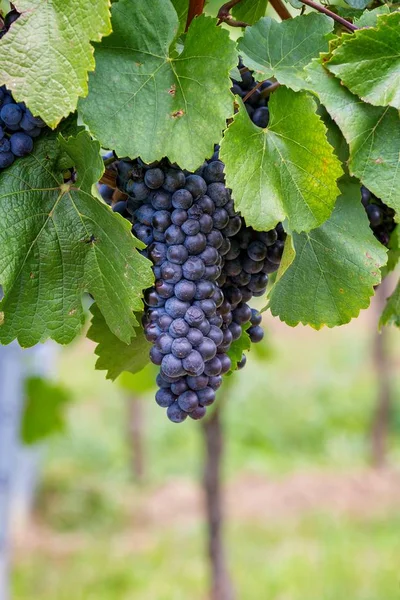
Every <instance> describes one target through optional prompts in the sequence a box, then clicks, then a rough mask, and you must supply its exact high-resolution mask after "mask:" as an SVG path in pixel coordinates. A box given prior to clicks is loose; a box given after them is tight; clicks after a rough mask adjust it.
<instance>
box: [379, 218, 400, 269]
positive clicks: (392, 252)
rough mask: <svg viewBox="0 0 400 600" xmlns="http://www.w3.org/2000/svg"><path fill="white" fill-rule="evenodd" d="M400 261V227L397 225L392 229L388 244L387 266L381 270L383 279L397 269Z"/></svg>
mask: <svg viewBox="0 0 400 600" xmlns="http://www.w3.org/2000/svg"><path fill="white" fill-rule="evenodd" d="M399 261H400V227H399V226H397V227H396V229H395V230H394V231H392V233H391V236H390V240H389V244H388V260H387V264H386V265H385V267H384V268H383V269H382V270H381V272H382V279H383V278H384V277H386V275H388V274H389V273H391V272H392V271H394V270H395V268H396V267H397V265H398V264H399Z"/></svg>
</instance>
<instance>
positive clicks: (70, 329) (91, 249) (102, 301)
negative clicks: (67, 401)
mask: <svg viewBox="0 0 400 600" xmlns="http://www.w3.org/2000/svg"><path fill="white" fill-rule="evenodd" d="M61 132H62V133H63V134H64V136H66V137H63V136H62V135H61V134H60V135H58V136H57V134H56V133H55V132H52V131H50V130H48V132H46V133H45V134H43V135H42V136H41V138H40V139H38V140H37V142H36V144H35V149H34V152H33V153H32V154H31V155H30V156H28V157H26V158H24V159H19V160H18V161H16V162H15V163H14V164H13V165H12V166H11V167H9V168H8V169H6V170H4V171H2V172H1V173H0V189H1V190H2V193H1V195H0V245H1V248H2V253H1V256H0V283H1V284H2V286H3V291H4V298H3V300H2V302H1V303H0V342H1V343H3V344H7V343H9V342H11V341H12V340H14V339H15V338H17V339H18V341H19V343H20V345H21V346H23V347H29V346H33V345H35V344H37V343H38V342H41V341H44V340H45V339H46V338H49V337H50V338H52V339H54V340H55V341H56V342H59V343H61V344H67V343H69V342H71V341H72V340H73V338H74V337H75V336H76V335H78V333H79V332H80V329H81V326H82V324H83V320H84V314H83V308H82V301H81V297H82V294H83V293H84V292H85V291H87V292H89V293H90V294H92V296H93V297H94V298H95V299H96V300H97V302H98V304H99V307H100V310H101V311H102V312H103V314H104V317H105V319H106V321H107V324H108V326H109V327H110V329H111V330H112V331H113V333H114V334H115V335H117V336H118V337H119V338H120V339H121V340H123V341H125V342H127V343H128V342H129V341H130V339H131V338H132V336H133V335H134V334H135V330H134V327H135V326H136V325H137V321H136V318H135V316H134V314H133V312H132V311H134V310H140V309H141V306H142V300H141V296H142V290H143V289H144V288H146V287H148V286H149V285H151V283H152V280H153V277H152V271H151V267H150V262H149V261H147V259H145V258H144V257H143V256H141V255H140V254H139V252H138V251H137V248H142V247H143V245H142V243H141V242H139V241H138V240H135V238H134V237H133V236H132V234H131V231H130V224H129V223H128V221H125V220H124V219H122V217H120V216H119V215H116V214H114V213H113V212H112V211H111V210H110V209H109V208H108V206H107V205H105V204H104V203H102V202H101V201H100V200H99V199H97V198H94V197H93V196H92V195H91V188H92V185H93V183H94V182H96V181H98V180H99V179H100V177H101V175H102V173H103V170H104V167H103V161H102V159H101V157H100V145H99V143H98V142H93V141H92V140H91V139H90V136H89V134H88V133H87V132H85V131H81V132H80V133H78V135H76V127H75V126H72V125H71V123H70V121H68V122H67V123H65V124H64V125H63V127H62V128H61ZM71 133H74V134H75V137H68V136H69V135H70V134H71ZM68 167H69V168H71V169H72V168H73V169H74V170H75V178H76V181H75V182H74V183H72V179H73V178H71V181H69V182H64V175H63V174H64V173H65V170H66V169H67V168H68Z"/></svg>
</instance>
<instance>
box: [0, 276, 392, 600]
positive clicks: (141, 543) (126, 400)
mask: <svg viewBox="0 0 400 600" xmlns="http://www.w3.org/2000/svg"><path fill="white" fill-rule="evenodd" d="M389 293H390V289H389V290H388V289H386V290H385V289H383V287H381V288H380V290H379V293H378V294H377V297H376V298H375V299H374V301H373V303H372V305H371V307H370V309H369V310H368V311H363V313H362V314H361V316H360V318H359V319H358V320H355V321H353V322H351V323H350V324H349V325H347V326H344V327H340V328H337V329H334V330H329V329H323V330H322V331H320V332H316V331H313V330H311V329H310V328H305V327H302V326H299V327H297V328H295V329H291V328H289V327H287V326H285V325H284V324H283V323H280V322H279V321H278V320H276V319H272V318H271V317H270V315H269V314H267V313H266V314H265V316H264V327H265V330H266V338H265V340H264V342H263V344H260V345H259V346H261V349H254V350H253V351H252V352H251V353H250V355H249V357H248V361H247V365H246V368H245V369H243V371H241V372H238V373H236V374H234V375H233V376H232V377H230V378H228V379H227V380H226V383H225V384H224V386H223V387H222V388H221V390H220V392H219V394H220V397H219V400H218V407H217V408H216V410H214V412H212V413H211V416H210V418H209V419H208V420H207V421H206V422H205V423H204V424H202V423H200V422H194V421H190V420H187V421H186V422H185V423H183V424H181V425H174V424H172V423H170V422H169V421H168V420H167V418H166V416H165V414H164V411H163V410H162V409H160V408H159V407H158V406H157V405H156V404H155V402H154V388H153V380H154V371H153V370H152V368H147V369H146V370H145V371H144V372H142V374H140V375H139V376H135V377H133V376H132V377H130V376H127V377H123V378H122V379H121V380H119V381H118V382H117V383H115V384H112V383H111V382H110V381H107V380H106V379H105V376H104V374H103V373H102V372H96V371H95V370H94V366H95V362H96V357H95V355H94V344H93V343H92V342H90V341H88V340H85V339H81V340H79V341H77V342H76V343H75V344H73V345H72V346H70V347H68V348H65V349H61V350H60V349H56V350H55V349H53V348H52V347H51V348H50V349H49V350H48V356H47V357H43V355H42V356H41V357H40V358H39V360H37V359H35V360H36V366H33V367H32V366H31V367H30V368H29V369H28V371H29V372H28V373H27V374H26V375H25V376H24V377H25V379H26V381H25V383H24V388H23V392H22V395H23V397H24V400H23V402H24V403H25V408H24V406H23V405H22V406H21V409H20V417H18V418H19V419H20V424H19V425H18V437H19V438H20V439H21V440H23V442H21V444H20V445H19V446H18V447H16V448H14V451H15V452H14V455H13V456H12V457H10V454H9V453H10V451H11V450H10V449H11V446H10V445H9V444H8V445H6V444H5V443H4V441H5V440H6V438H5V437H4V436H5V435H6V434H5V432H6V431H7V428H6V426H7V418H6V417H7V414H8V416H10V415H9V413H7V409H6V408H5V407H4V401H5V395H4V393H3V394H2V400H3V409H1V403H2V402H1V400H0V417H1V418H0V429H1V423H2V424H3V433H2V435H3V444H2V445H1V443H0V465H3V467H2V468H3V475H2V476H1V469H0V519H3V522H1V520H0V552H1V553H2V561H3V562H2V565H3V566H2V568H3V580H4V578H5V573H6V570H7V564H6V563H7V561H9V560H10V561H11V564H12V568H11V569H10V584H9V585H10V597H12V598H15V599H18V600H37V599H38V598H40V600H70V599H71V598H74V600H92V599H96V600H130V599H140V600H181V599H182V600H187V599H188V598H190V600H206V599H209V598H212V599H213V600H232V599H234V598H235V599H245V600H247V599H250V600H252V599H257V600H258V599H261V598H262V599H265V600H338V599H339V598H346V599H347V598H348V599H349V600H395V599H396V600H398V599H399V593H400V591H399V590H400V587H399V585H400V583H399V566H400V565H399V563H400V538H399V535H398V532H399V530H400V471H399V463H400V436H399V433H400V368H399V367H400V336H399V332H398V330H397V331H396V330H395V329H394V328H392V329H390V330H384V331H383V332H382V334H380V335H377V333H376V330H377V321H378V318H379V314H380V307H381V305H382V302H383V300H384V297H386V296H387V295H388V294H389ZM26 356H27V355H26V354H24V361H25V359H26ZM1 360H3V367H4V360H5V359H4V355H3V358H2V357H1V356H0V362H1ZM44 364H46V365H47V367H46V368H45V369H44V368H43V365H44ZM2 381H3V384H4V381H5V375H4V372H3V375H2ZM14 391H15V390H14ZM3 392H4V388H3ZM1 410H3V412H1ZM29 415H30V421H29ZM37 415H40V417H38V416H37ZM8 423H9V425H8V427H9V426H10V423H11V421H10V419H9V421H8ZM29 423H30V425H29ZM32 423H33V425H32ZM48 433H51V435H50V436H49V437H47V434H48ZM7 468H8V471H7ZM10 490H11V492H10ZM11 493H12V496H11V501H10V494H11ZM7 497H8V500H9V503H8V509H7V510H8V512H7V511H5V504H6V501H7ZM2 502H3V505H2ZM2 511H3V512H2ZM6 514H7V519H6V522H5V521H4V515H6ZM11 541H12V543H10V542H11ZM0 567H1V565H0ZM1 572H2V571H1V568H0V576H1ZM4 589H5V588H4ZM4 594H6V591H4ZM4 597H6V596H4ZM1 600H3V598H1Z"/></svg>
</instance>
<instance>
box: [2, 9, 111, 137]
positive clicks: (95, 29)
mask: <svg viewBox="0 0 400 600" xmlns="http://www.w3.org/2000/svg"><path fill="white" fill-rule="evenodd" d="M13 4H14V6H15V8H16V9H17V10H18V11H19V12H20V13H22V14H21V16H20V17H19V19H18V20H17V21H16V22H15V23H14V24H13V26H12V27H11V28H10V30H9V31H8V33H7V35H5V36H4V37H3V38H2V40H1V41H0V55H1V56H3V57H6V60H2V61H1V62H0V82H1V83H2V84H3V83H4V84H6V85H7V87H8V88H9V89H10V90H11V91H12V93H13V96H14V98H15V99H16V100H17V101H18V102H22V101H24V102H26V104H27V105H28V106H29V108H30V109H31V111H32V112H33V113H34V114H35V115H40V116H41V117H42V119H44V121H46V123H47V124H48V125H50V126H51V127H55V126H56V125H57V124H58V123H59V122H60V121H61V119H62V118H63V117H65V116H67V115H68V114H69V113H70V112H73V111H74V110H75V108H76V105H77V102H78V98H79V96H86V94H87V92H88V86H87V74H88V71H93V70H94V67H95V62H94V58H93V47H92V45H91V43H90V42H91V41H100V40H101V38H102V37H103V36H105V35H108V34H109V33H110V32H111V23H110V2H109V0H97V1H96V2H93V0H69V1H68V2H65V1H64V0H53V1H52V2H48V1H47V0H15V1H14V2H13Z"/></svg>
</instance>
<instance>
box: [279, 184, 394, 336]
mask: <svg viewBox="0 0 400 600" xmlns="http://www.w3.org/2000/svg"><path fill="white" fill-rule="evenodd" d="M288 240H290V238H288ZM292 243H293V248H292V247H291V244H290V242H289V243H288V244H287V249H286V248H285V252H284V260H283V265H282V267H281V269H280V272H279V273H278V278H277V281H276V283H275V285H274V286H273V288H272V289H271V292H270V294H269V298H270V303H269V308H270V309H271V312H272V314H273V315H275V316H279V318H280V319H281V320H282V321H285V323H287V324H288V325H291V326H295V325H297V324H298V323H303V324H304V325H306V324H308V325H311V326H312V327H314V328H316V329H319V328H321V327H322V326H323V325H327V326H328V327H335V326H337V325H343V324H344V323H348V322H349V321H350V320H351V319H352V318H353V317H357V316H358V314H359V312H360V310H361V309H362V308H367V307H368V306H369V302H370V297H371V296H372V294H373V293H374V286H375V285H377V284H378V283H379V282H380V271H379V269H380V267H381V266H382V265H384V264H385V263H386V250H385V248H384V247H383V246H382V245H381V244H380V243H379V242H378V241H377V240H376V239H375V237H374V235H373V233H372V231H371V229H370V227H369V223H368V219H367V216H366V214H365V210H364V207H363V206H362V204H361V202H360V188H359V185H358V183H348V184H347V185H346V186H344V187H343V194H342V196H340V198H339V199H338V201H337V204H336V207H335V210H334V211H333V213H332V216H331V218H330V219H329V220H328V221H327V222H326V223H324V224H323V225H321V227H319V228H318V229H314V230H313V231H310V232H309V233H303V234H300V235H299V234H294V235H293V238H292ZM293 249H294V250H293ZM286 253H288V255H289V256H285V254H286Z"/></svg>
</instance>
